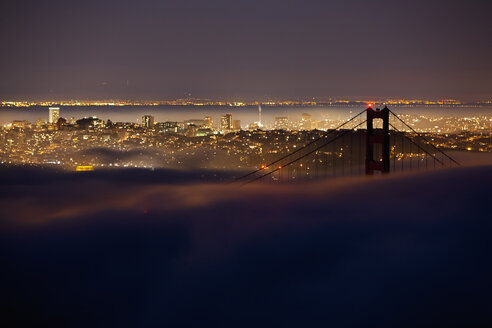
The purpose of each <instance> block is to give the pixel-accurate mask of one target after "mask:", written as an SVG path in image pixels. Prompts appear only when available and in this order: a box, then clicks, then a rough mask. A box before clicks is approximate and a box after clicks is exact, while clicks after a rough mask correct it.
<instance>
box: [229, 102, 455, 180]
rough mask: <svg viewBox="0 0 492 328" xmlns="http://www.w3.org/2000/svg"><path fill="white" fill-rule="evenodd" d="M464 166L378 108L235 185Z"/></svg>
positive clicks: (393, 114)
mask: <svg viewBox="0 0 492 328" xmlns="http://www.w3.org/2000/svg"><path fill="white" fill-rule="evenodd" d="M459 165H460V164H459V163H458V162H457V161H456V160H454V159H453V158H452V157H451V156H449V155H448V154H446V153H445V152H444V151H443V150H442V149H440V148H439V147H438V146H436V145H434V144H433V143H432V142H431V140H429V139H428V138H426V137H425V136H424V135H422V134H420V133H419V132H417V131H416V130H415V129H414V128H412V126H410V125H409V124H408V123H406V122H405V121H403V120H402V119H401V118H400V117H399V116H398V115H396V114H395V113H394V112H393V111H391V110H390V109H389V108H388V107H386V106H385V107H384V108H383V109H379V108H376V109H374V108H373V107H372V106H371V105H369V107H368V108H367V109H365V110H363V111H362V112H360V113H359V114H357V115H355V116H354V117H352V118H350V119H348V120H347V121H346V122H344V123H342V124H340V125H339V126H338V127H336V128H335V129H330V130H327V131H326V132H324V133H323V134H322V135H321V136H319V137H317V138H315V139H314V140H312V141H310V142H308V143H306V144H305V145H304V146H303V147H300V148H298V149H296V150H295V151H292V152H290V153H288V154H286V155H283V156H281V157H279V158H278V159H276V160H274V161H271V162H269V163H264V164H260V165H259V166H258V168H257V169H256V170H254V171H252V172H249V173H247V174H245V175H242V176H240V177H238V178H236V179H235V180H234V181H233V183H240V184H242V185H245V184H249V183H252V182H255V181H264V182H275V183H282V182H302V181H312V180H316V179H321V178H330V177H339V176H347V175H348V176H353V175H364V174H365V175H375V174H388V173H390V172H402V171H409V170H423V169H437V168H444V167H453V166H459Z"/></svg>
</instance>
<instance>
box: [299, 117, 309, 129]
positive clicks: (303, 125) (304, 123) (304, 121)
mask: <svg viewBox="0 0 492 328" xmlns="http://www.w3.org/2000/svg"><path fill="white" fill-rule="evenodd" d="M311 118H312V116H311V114H308V113H302V115H301V121H300V122H299V130H311V129H312V127H311V124H312V122H311Z"/></svg>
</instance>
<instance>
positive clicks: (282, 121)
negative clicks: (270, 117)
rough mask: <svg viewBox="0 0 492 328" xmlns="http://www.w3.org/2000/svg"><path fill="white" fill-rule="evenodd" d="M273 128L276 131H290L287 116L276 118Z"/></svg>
mask: <svg viewBox="0 0 492 328" xmlns="http://www.w3.org/2000/svg"><path fill="white" fill-rule="evenodd" d="M273 128H274V129H275V130H288V129H289V118H288V117H287V116H278V117H275V122H274V123H273Z"/></svg>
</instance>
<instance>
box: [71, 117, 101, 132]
mask: <svg viewBox="0 0 492 328" xmlns="http://www.w3.org/2000/svg"><path fill="white" fill-rule="evenodd" d="M76 123H77V125H78V127H79V129H84V130H89V129H96V128H102V127H104V121H102V120H100V119H98V118H97V117H94V116H93V117H84V118H82V119H80V120H77V121H76Z"/></svg>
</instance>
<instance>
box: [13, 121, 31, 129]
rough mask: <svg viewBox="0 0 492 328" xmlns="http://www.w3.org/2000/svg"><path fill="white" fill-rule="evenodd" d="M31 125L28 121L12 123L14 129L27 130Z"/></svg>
mask: <svg viewBox="0 0 492 328" xmlns="http://www.w3.org/2000/svg"><path fill="white" fill-rule="evenodd" d="M29 125H30V123H29V122H28V121H26V120H23V121H13V122H12V127H13V128H19V129H24V128H27V127H28V126H29Z"/></svg>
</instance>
